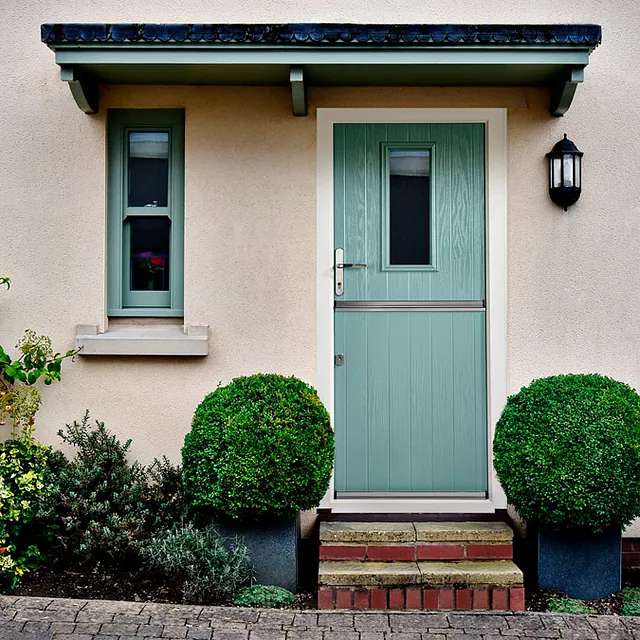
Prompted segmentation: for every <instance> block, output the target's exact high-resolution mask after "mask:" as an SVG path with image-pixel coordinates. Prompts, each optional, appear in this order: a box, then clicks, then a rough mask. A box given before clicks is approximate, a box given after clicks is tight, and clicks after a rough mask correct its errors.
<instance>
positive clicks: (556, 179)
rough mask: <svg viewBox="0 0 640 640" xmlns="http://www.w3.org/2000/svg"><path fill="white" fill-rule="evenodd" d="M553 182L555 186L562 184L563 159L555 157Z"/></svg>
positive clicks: (552, 167)
mask: <svg viewBox="0 0 640 640" xmlns="http://www.w3.org/2000/svg"><path fill="white" fill-rule="evenodd" d="M551 184H552V185H553V187H554V188H557V187H559V186H560V185H561V184H562V160H561V159H560V158H553V160H552V163H551Z"/></svg>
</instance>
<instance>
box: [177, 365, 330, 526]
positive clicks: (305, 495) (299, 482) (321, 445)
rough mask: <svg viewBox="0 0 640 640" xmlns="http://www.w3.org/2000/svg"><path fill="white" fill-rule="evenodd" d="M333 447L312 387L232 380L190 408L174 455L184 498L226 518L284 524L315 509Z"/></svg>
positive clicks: (277, 380) (267, 379)
mask: <svg viewBox="0 0 640 640" xmlns="http://www.w3.org/2000/svg"><path fill="white" fill-rule="evenodd" d="M333 448H334V444H333V430H332V428H331V424H330V421H329V414H328V413H327V411H326V409H325V408H324V406H323V405H322V402H320V399H319V398H318V394H317V393H316V391H315V390H314V389H313V388H312V387H310V386H309V385H307V384H305V383H304V382H302V381H301V380H298V379H297V378H294V377H291V378H285V377H284V376H280V375H274V374H266V375H263V374H260V375H254V376H249V377H242V378H236V379H235V380H232V381H231V383H230V384H228V385H227V386H225V387H219V388H218V389H216V391H214V392H213V393H211V394H209V395H208V396H207V397H206V398H205V399H204V400H203V401H202V403H201V404H200V406H199V407H198V408H197V409H196V412H195V415H194V417H193V423H192V426H191V431H190V432H189V433H188V434H187V436H186V437H185V443H184V447H183V449H182V460H183V465H182V466H183V474H184V485H185V493H186V494H187V495H188V496H190V497H191V498H192V500H193V502H194V504H195V505H197V506H199V507H205V508H211V509H213V510H215V511H216V512H217V513H219V514H222V515H224V516H227V517H229V518H235V519H245V520H249V519H259V518H283V519H284V518H291V517H293V516H295V514H296V513H297V512H298V511H301V510H304V509H311V508H313V507H316V506H317V505H318V504H319V503H320V500H321V499H322V497H323V496H324V494H325V492H326V490H327V487H328V486H329V479H330V477H331V469H332V467H333Z"/></svg>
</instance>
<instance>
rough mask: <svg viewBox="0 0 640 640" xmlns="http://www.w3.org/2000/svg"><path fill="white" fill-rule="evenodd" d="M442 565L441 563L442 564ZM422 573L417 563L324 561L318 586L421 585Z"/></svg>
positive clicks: (319, 572)
mask: <svg viewBox="0 0 640 640" xmlns="http://www.w3.org/2000/svg"><path fill="white" fill-rule="evenodd" d="M440 564H441V563H440ZM421 576H422V574H421V572H420V569H419V568H418V565H417V563H415V562H339V561H331V560H323V561H322V562H320V568H319V570H318V584H320V585H331V586H332V587H336V586H348V587H385V586H399V585H405V584H420V583H421V581H422V579H421Z"/></svg>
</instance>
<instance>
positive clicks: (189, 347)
mask: <svg viewBox="0 0 640 640" xmlns="http://www.w3.org/2000/svg"><path fill="white" fill-rule="evenodd" d="M80 347H82V351H80V354H79V355H81V356H179V357H185V356H200V357H202V356H206V355H207V354H208V353H209V326H208V325H185V326H182V325H149V326H130V327H116V328H115V329H114V330H112V331H106V332H105V333H98V325H97V324H79V325H77V326H76V348H80Z"/></svg>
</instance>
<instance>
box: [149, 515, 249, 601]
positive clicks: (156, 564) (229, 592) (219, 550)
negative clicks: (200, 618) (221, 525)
mask: <svg viewBox="0 0 640 640" xmlns="http://www.w3.org/2000/svg"><path fill="white" fill-rule="evenodd" d="M143 557H144V559H145V561H146V563H147V564H148V566H149V567H150V568H151V569H153V570H154V571H157V572H158V573H160V574H163V575H165V576H166V577H167V579H169V580H176V581H180V582H181V583H182V593H183V596H184V601H185V602H193V603H196V604H205V603H213V602H218V603H220V602H226V601H229V600H230V599H231V598H233V596H234V595H235V594H236V592H237V591H238V589H240V588H241V587H243V586H244V585H246V584H248V583H249V581H250V580H251V574H252V569H251V564H250V562H249V555H248V553H247V548H246V547H245V546H244V544H242V542H241V541H239V540H234V541H229V540H226V539H225V538H222V537H221V536H220V535H218V533H217V532H216V531H215V529H214V528H213V527H212V526H209V527H206V528H204V529H196V528H195V527H194V526H193V525H192V524H187V525H180V526H177V527H175V528H174V529H172V530H170V531H166V532H164V533H163V534H161V535H159V536H157V537H155V538H153V539H152V540H151V541H150V542H149V543H148V545H147V546H146V547H145V548H144V550H143Z"/></svg>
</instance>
